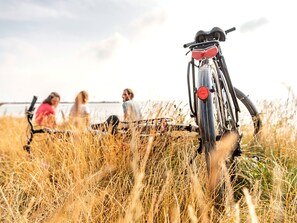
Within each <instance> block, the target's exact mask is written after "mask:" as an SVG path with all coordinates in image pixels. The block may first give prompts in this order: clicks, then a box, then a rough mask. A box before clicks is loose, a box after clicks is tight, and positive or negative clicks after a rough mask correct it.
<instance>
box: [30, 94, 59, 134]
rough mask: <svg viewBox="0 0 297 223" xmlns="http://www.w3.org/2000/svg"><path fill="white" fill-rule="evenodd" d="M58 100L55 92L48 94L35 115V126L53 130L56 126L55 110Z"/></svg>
mask: <svg viewBox="0 0 297 223" xmlns="http://www.w3.org/2000/svg"><path fill="white" fill-rule="evenodd" d="M60 99H61V97H60V95H59V94H58V93H57V92H52V93H50V95H49V96H48V97H47V98H46V99H44V101H43V102H42V104H40V106H39V107H38V109H37V111H36V113H35V122H36V124H37V125H39V126H42V127H48V128H55V127H56V126H57V121H56V112H55V110H56V108H57V107H58V105H59V102H60Z"/></svg>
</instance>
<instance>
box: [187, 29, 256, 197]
mask: <svg viewBox="0 0 297 223" xmlns="http://www.w3.org/2000/svg"><path fill="white" fill-rule="evenodd" d="M232 31H235V27H234V28H231V29H228V30H226V31H224V30H222V29H221V28H219V27H214V28H212V29H211V30H210V31H203V30H200V31H198V32H197V33H196V35H195V40H194V42H190V43H186V44H184V46H183V47H184V48H188V49H189V51H188V52H187V53H186V55H188V53H189V52H191V59H190V61H189V62H188V68H187V82H188V95H189V105H190V111H191V115H192V117H194V118H195V122H196V124H197V125H198V128H199V142H200V143H199V148H198V153H202V151H204V154H205V160H206V167H207V172H208V176H209V178H212V177H213V176H212V175H213V173H212V171H213V169H214V165H216V164H214V163H213V162H212V159H214V157H215V155H214V154H215V151H216V150H217V146H218V145H219V142H220V141H221V140H222V139H223V138H224V137H225V136H226V135H228V134H229V133H233V134H235V135H236V140H235V142H234V143H233V144H232V145H229V146H231V147H232V148H231V151H230V152H229V153H230V154H228V159H226V160H225V161H224V165H222V166H221V167H220V169H219V170H218V172H217V175H216V176H217V179H216V180H215V185H210V190H211V192H212V194H213V196H214V198H215V201H217V202H216V203H221V202H222V201H224V196H225V194H224V193H225V187H226V184H227V183H228V182H226V180H227V179H226V173H224V172H226V169H229V170H231V169H232V168H234V165H235V158H236V157H237V156H240V155H241V153H242V151H241V147H240V142H241V138H242V133H241V132H240V125H239V113H240V106H239V101H240V102H242V103H243V104H244V106H245V107H246V108H247V109H248V112H249V113H250V115H251V117H252V119H253V127H254V135H255V136H256V135H257V134H258V133H259V131H260V128H261V119H260V116H259V113H258V111H257V109H256V107H255V105H254V104H253V103H252V102H251V100H249V98H248V97H247V96H246V95H245V94H244V93H242V92H241V91H240V90H238V89H237V88H235V87H234V86H233V84H232V81H231V78H230V75H229V72H228V69H227V65H226V62H225V59H224V56H223V53H222V49H221V46H220V43H221V42H224V41H225V40H226V35H227V34H228V33H230V32H232ZM233 174H234V173H232V176H233ZM212 183H213V182H212Z"/></svg>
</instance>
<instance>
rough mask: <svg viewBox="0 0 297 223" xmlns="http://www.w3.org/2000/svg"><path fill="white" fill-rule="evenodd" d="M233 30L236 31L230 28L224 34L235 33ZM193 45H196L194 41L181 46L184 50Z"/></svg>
mask: <svg viewBox="0 0 297 223" xmlns="http://www.w3.org/2000/svg"><path fill="white" fill-rule="evenodd" d="M235 30H236V28H235V27H232V28H230V29H227V30H225V34H226V35H227V34H228V33H230V32H233V31H235ZM195 43H196V42H195V41H193V42H190V43H185V44H184V45H183V47H184V48H188V47H190V46H191V45H193V44H195Z"/></svg>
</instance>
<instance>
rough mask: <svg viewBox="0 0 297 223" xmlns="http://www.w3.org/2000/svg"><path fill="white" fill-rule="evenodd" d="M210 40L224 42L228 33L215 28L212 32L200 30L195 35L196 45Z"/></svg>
mask: <svg viewBox="0 0 297 223" xmlns="http://www.w3.org/2000/svg"><path fill="white" fill-rule="evenodd" d="M209 40H219V41H222V42H223V41H225V40H226V33H225V31H224V30H222V29H221V28H219V27H214V28H212V29H211V30H210V31H203V30H200V31H198V32H197V33H196V35H195V42H196V43H201V42H205V41H209Z"/></svg>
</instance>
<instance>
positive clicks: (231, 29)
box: [225, 27, 236, 34]
mask: <svg viewBox="0 0 297 223" xmlns="http://www.w3.org/2000/svg"><path fill="white" fill-rule="evenodd" d="M235 30H236V28H235V27H232V28H230V29H227V30H225V33H226V34H228V33H231V32H233V31H235Z"/></svg>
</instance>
